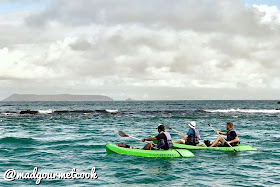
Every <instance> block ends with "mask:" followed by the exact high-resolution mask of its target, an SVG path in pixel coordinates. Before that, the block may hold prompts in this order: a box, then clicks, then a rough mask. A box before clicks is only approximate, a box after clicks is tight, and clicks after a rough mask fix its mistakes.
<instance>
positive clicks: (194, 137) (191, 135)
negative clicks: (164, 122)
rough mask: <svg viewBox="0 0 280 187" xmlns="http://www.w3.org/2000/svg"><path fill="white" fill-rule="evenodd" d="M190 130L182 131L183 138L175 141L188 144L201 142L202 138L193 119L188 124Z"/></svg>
mask: <svg viewBox="0 0 280 187" xmlns="http://www.w3.org/2000/svg"><path fill="white" fill-rule="evenodd" d="M188 127H189V131H188V132H187V134H184V133H181V135H182V137H183V138H182V139H180V140H177V141H174V143H180V144H186V145H193V146H196V145H198V144H199V140H200V139H201V138H200V136H199V132H198V130H197V129H196V122H195V121H191V122H190V123H189V124H188Z"/></svg>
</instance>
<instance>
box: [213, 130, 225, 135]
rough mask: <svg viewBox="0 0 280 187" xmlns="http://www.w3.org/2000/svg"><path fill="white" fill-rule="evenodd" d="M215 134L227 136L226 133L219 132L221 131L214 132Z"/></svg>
mask: <svg viewBox="0 0 280 187" xmlns="http://www.w3.org/2000/svg"><path fill="white" fill-rule="evenodd" d="M215 132H216V134H222V135H227V133H226V132H221V131H215Z"/></svg>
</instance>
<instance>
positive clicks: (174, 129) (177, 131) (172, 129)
mask: <svg viewBox="0 0 280 187" xmlns="http://www.w3.org/2000/svg"><path fill="white" fill-rule="evenodd" d="M171 130H173V131H175V132H177V133H178V134H180V135H181V134H182V133H181V132H179V131H177V130H175V129H173V128H172V129H171Z"/></svg>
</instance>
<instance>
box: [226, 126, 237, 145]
mask: <svg viewBox="0 0 280 187" xmlns="http://www.w3.org/2000/svg"><path fill="white" fill-rule="evenodd" d="M231 132H235V133H236V131H235V130H233V129H231V130H229V131H227V139H226V140H227V142H228V141H231V140H234V139H235V137H232V136H231V135H230V133H231ZM236 136H237V133H236ZM237 143H238V142H235V143H231V144H230V145H232V146H235V145H237Z"/></svg>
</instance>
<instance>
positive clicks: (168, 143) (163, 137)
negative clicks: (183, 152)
mask: <svg viewBox="0 0 280 187" xmlns="http://www.w3.org/2000/svg"><path fill="white" fill-rule="evenodd" d="M157 129H158V133H159V134H158V135H157V136H156V137H152V138H147V139H142V142H145V141H154V140H157V141H158V143H157V145H156V146H154V145H153V144H152V143H148V144H147V145H146V146H145V147H144V148H143V149H145V150H150V149H152V150H159V149H163V150H168V149H169V148H170V147H172V146H173V143H172V139H171V136H170V134H169V133H168V132H165V126H164V125H161V124H160V125H159V126H158V127H157Z"/></svg>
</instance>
